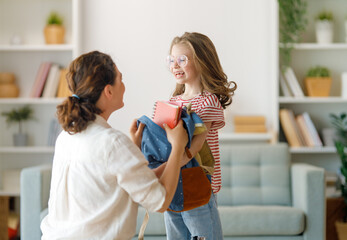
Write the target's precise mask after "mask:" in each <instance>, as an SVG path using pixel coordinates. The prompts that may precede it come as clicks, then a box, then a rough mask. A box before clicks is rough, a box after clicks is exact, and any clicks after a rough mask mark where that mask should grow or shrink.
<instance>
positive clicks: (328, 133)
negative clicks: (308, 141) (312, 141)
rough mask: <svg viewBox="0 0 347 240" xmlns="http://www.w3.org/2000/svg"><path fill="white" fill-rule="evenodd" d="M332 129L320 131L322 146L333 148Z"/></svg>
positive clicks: (334, 138) (333, 135) (333, 136)
mask: <svg viewBox="0 0 347 240" xmlns="http://www.w3.org/2000/svg"><path fill="white" fill-rule="evenodd" d="M335 132H336V131H335V129H334V128H323V129H322V138H323V142H324V146H327V147H333V146H335V143H334V141H335V140H336V133H335Z"/></svg>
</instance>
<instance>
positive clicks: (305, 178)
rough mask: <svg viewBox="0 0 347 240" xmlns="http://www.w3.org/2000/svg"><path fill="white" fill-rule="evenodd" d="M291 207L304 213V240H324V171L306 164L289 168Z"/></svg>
mask: <svg viewBox="0 0 347 240" xmlns="http://www.w3.org/2000/svg"><path fill="white" fill-rule="evenodd" d="M291 183H292V198H293V200H292V202H293V207H296V208H299V209H301V210H303V211H304V212H305V215H306V227H305V232H304V239H306V240H324V239H325V177H324V169H323V168H319V167H315V166H312V165H308V164H301V163H300V164H293V165H292V167H291Z"/></svg>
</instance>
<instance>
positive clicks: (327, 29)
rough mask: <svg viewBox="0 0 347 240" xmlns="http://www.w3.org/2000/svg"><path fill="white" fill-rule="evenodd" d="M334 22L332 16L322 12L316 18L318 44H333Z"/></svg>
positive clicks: (329, 13)
mask: <svg viewBox="0 0 347 240" xmlns="http://www.w3.org/2000/svg"><path fill="white" fill-rule="evenodd" d="M333 35H334V22H333V14H332V13H331V12H328V11H322V12H320V13H319V14H318V16H317V18H316V40H317V43H319V44H329V43H332V42H333Z"/></svg>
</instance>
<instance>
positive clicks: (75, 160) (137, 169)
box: [41, 115, 166, 240]
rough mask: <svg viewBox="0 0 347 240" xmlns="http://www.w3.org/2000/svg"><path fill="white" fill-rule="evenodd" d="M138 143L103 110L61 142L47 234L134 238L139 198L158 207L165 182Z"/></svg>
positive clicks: (55, 162)
mask: <svg viewBox="0 0 347 240" xmlns="http://www.w3.org/2000/svg"><path fill="white" fill-rule="evenodd" d="M147 164H148V162H147V160H146V159H145V158H144V156H143V154H142V153H141V151H140V150H139V149H138V147H137V146H136V145H135V144H133V143H132V141H131V140H130V139H129V138H128V137H127V136H126V135H124V134H123V133H121V132H120V131H118V130H115V129H113V128H111V126H110V125H109V124H108V123H107V122H106V120H105V119H103V118H102V117H101V116H98V115H97V118H96V120H95V121H94V122H93V123H91V124H90V125H89V126H88V128H87V129H86V130H84V131H83V132H82V133H78V134H74V135H70V134H68V133H67V132H65V131H63V132H62V133H61V134H60V135H59V137H58V139H57V142H56V146H55V154H54V160H53V169H52V181H51V190H50V198H49V202H48V215H47V216H46V217H45V218H44V219H43V221H42V223H41V230H42V233H43V236H42V239H47V240H48V239H49V240H54V239H121V240H125V239H131V238H132V237H133V236H134V234H135V228H136V218H137V208H138V205H137V203H139V204H141V205H143V206H144V207H145V208H147V209H148V210H149V211H157V210H159V209H160V208H161V207H162V205H163V203H164V200H165V194H166V191H165V188H164V187H163V186H162V185H161V184H160V183H159V181H158V178H157V177H156V176H155V174H154V173H153V171H152V170H150V169H149V168H148V167H147Z"/></svg>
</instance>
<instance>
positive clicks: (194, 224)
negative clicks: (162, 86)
mask: <svg viewBox="0 0 347 240" xmlns="http://www.w3.org/2000/svg"><path fill="white" fill-rule="evenodd" d="M167 61H168V65H169V68H170V71H171V73H172V74H173V76H174V78H175V79H176V83H177V84H176V89H175V91H174V93H173V97H172V98H171V99H170V101H176V102H181V103H183V105H187V104H188V103H191V104H192V110H193V111H195V112H196V113H197V114H198V115H199V117H200V118H201V119H202V120H203V122H204V123H205V125H206V127H207V131H206V133H205V134H199V135H197V136H195V137H194V138H193V140H192V143H191V147H190V149H189V151H190V153H191V155H192V156H195V155H196V154H197V153H198V152H199V151H200V149H201V147H202V145H203V143H204V141H205V140H206V141H207V143H208V145H209V147H210V149H211V151H212V155H213V157H214V160H215V171H214V174H213V176H212V190H213V194H212V195H211V199H210V202H209V203H208V204H206V205H204V206H201V207H198V208H195V209H193V210H189V211H185V212H178V213H177V212H172V211H166V212H165V213H164V215H165V224H166V231H167V235H168V239H170V240H174V239H177V240H182V239H187V240H190V239H191V238H194V239H196V238H197V239H208V240H220V239H223V234H222V229H221V223H220V219H219V214H218V210H217V206H216V201H215V196H214V194H216V193H218V191H219V190H220V188H221V169H220V155H219V143H218V129H220V128H222V127H223V126H224V125H225V122H224V113H223V109H225V108H226V107H227V106H228V105H230V104H231V102H232V99H231V96H232V95H233V94H234V91H235V90H236V83H235V82H233V81H231V82H228V80H227V76H226V74H225V73H224V72H223V69H222V66H221V64H220V62H219V58H218V55H217V52H216V49H215V47H214V45H213V43H212V41H211V40H210V39H209V38H208V37H207V36H205V35H203V34H200V33H196V32H192V33H185V34H183V35H182V36H181V37H175V38H174V39H173V41H172V43H171V47H170V55H169V56H168V58H167ZM189 161H190V158H189V157H188V156H187V154H184V157H183V160H182V165H184V164H186V163H188V162H189Z"/></svg>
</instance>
